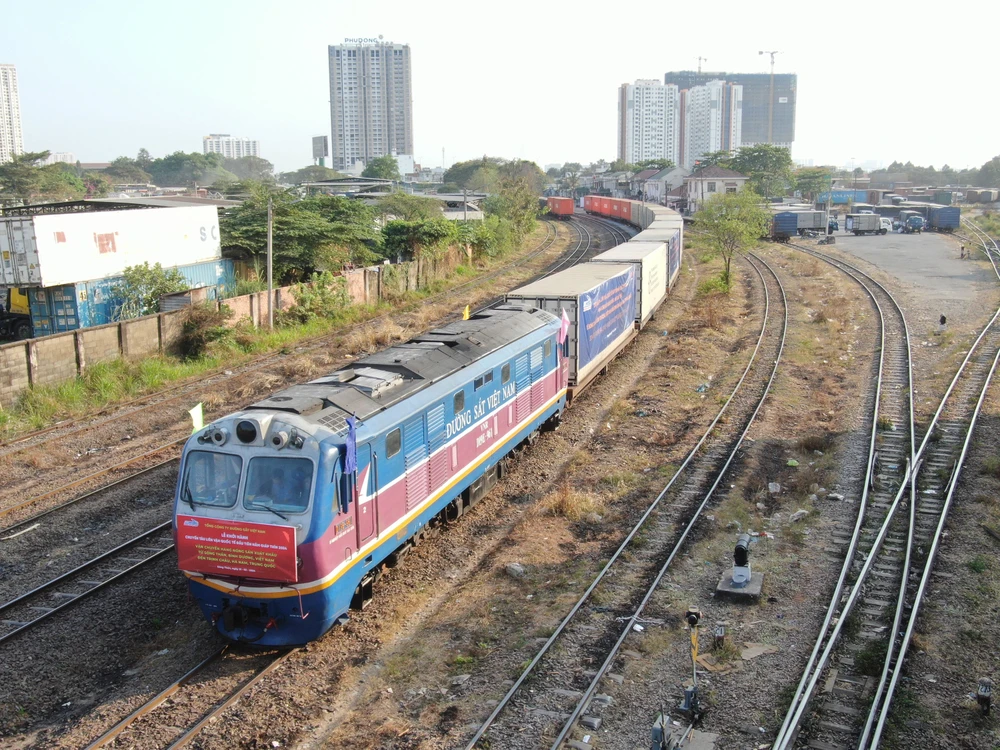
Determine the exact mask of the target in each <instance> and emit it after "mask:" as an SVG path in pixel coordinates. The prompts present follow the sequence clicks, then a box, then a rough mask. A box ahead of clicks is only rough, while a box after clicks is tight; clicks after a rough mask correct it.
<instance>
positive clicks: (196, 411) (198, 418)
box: [188, 404, 205, 435]
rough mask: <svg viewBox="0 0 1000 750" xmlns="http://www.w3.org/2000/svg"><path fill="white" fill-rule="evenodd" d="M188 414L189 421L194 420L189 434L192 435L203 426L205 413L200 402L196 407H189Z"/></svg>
mask: <svg viewBox="0 0 1000 750" xmlns="http://www.w3.org/2000/svg"><path fill="white" fill-rule="evenodd" d="M188 414H190V415H191V421H192V422H194V429H193V430H191V434H192V435H193V434H194V433H196V432H197V431H198V430H200V429H201V428H202V427H204V426H205V415H204V413H203V412H202V409H201V404H198V405H197V406H196V407H194V408H193V409H191V411H189V412H188Z"/></svg>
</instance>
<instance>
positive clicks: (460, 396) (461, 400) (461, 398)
mask: <svg viewBox="0 0 1000 750" xmlns="http://www.w3.org/2000/svg"><path fill="white" fill-rule="evenodd" d="M464 409H465V391H459V392H458V393H456V394H455V414H459V413H460V412H462V411H463V410H464Z"/></svg>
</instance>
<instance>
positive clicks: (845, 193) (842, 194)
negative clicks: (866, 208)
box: [816, 190, 868, 206]
mask: <svg viewBox="0 0 1000 750" xmlns="http://www.w3.org/2000/svg"><path fill="white" fill-rule="evenodd" d="M829 197H830V193H829V191H827V192H825V193H820V194H819V196H817V198H816V203H817V205H822V204H824V203H826V202H827V200H828V198H829ZM867 200H868V191H867V190H834V191H833V201H832V203H833V204H834V205H837V206H841V205H844V204H847V203H865V202H866V201H867Z"/></svg>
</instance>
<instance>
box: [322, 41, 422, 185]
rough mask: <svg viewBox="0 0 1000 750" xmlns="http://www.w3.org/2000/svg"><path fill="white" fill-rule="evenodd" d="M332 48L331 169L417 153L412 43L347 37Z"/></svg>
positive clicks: (347, 167) (348, 168) (350, 167)
mask: <svg viewBox="0 0 1000 750" xmlns="http://www.w3.org/2000/svg"><path fill="white" fill-rule="evenodd" d="M329 52H330V121H331V125H332V133H333V139H332V142H331V151H332V157H333V168H334V169H340V170H345V171H349V170H351V169H352V168H353V167H355V165H359V163H360V164H366V163H368V162H369V161H370V160H372V159H374V158H376V157H378V156H385V155H386V154H392V155H399V154H413V96H412V93H411V89H410V46H409V45H408V44H393V43H392V42H383V41H382V39H381V37H380V38H378V39H368V38H361V39H345V40H344V44H339V45H336V46H334V45H331V46H330V48H329Z"/></svg>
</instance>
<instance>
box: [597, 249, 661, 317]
mask: <svg viewBox="0 0 1000 750" xmlns="http://www.w3.org/2000/svg"><path fill="white" fill-rule="evenodd" d="M591 262H592V263H632V264H634V265H635V266H636V267H637V271H638V276H637V277H636V280H637V282H638V283H637V284H636V292H637V299H636V305H635V319H636V322H637V323H639V325H640V327H641V326H644V325H645V324H646V321H647V320H649V318H650V317H651V316H652V315H653V313H654V312H656V308H657V307H659V306H660V303H661V302H663V300H664V298H665V297H666V296H667V244H666V243H665V242H635V241H632V242H626V243H624V244H622V245H618V246H617V247H613V248H611V249H610V250H608V251H607V252H604V253H601V254H600V255H598V256H596V257H594V258H591Z"/></svg>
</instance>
